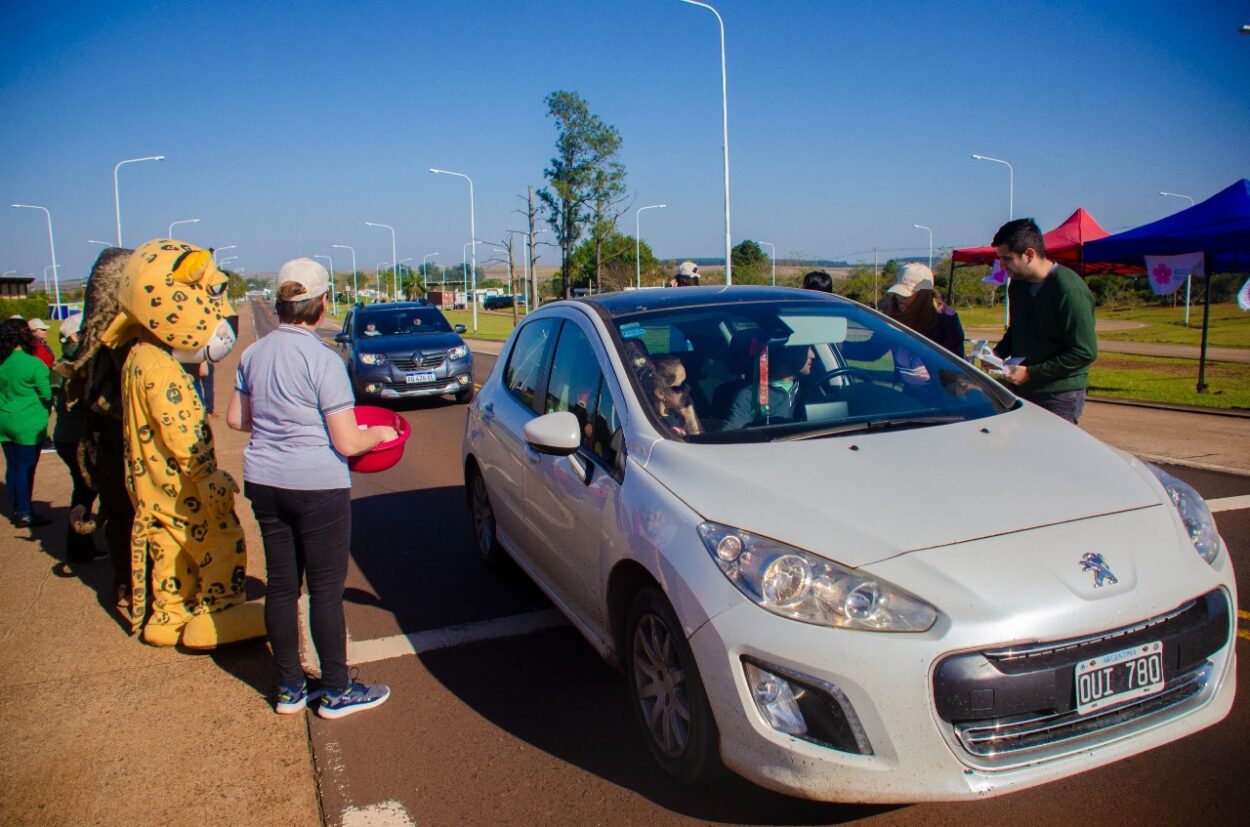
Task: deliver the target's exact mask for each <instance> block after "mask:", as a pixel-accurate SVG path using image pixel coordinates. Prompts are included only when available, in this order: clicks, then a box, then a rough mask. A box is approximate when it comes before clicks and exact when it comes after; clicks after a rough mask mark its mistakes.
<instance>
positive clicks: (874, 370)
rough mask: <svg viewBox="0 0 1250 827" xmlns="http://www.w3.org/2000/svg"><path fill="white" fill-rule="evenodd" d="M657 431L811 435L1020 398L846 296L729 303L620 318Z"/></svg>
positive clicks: (1006, 405) (897, 423) (992, 410)
mask: <svg viewBox="0 0 1250 827" xmlns="http://www.w3.org/2000/svg"><path fill="white" fill-rule="evenodd" d="M616 327H617V332H618V333H619V345H618V346H619V347H620V349H621V351H622V354H621V355H622V361H623V362H624V363H625V364H626V365H628V366H630V368H631V369H632V370H633V372H634V377H633V378H634V379H635V382H636V389H637V391H638V392H639V394H640V397H641V398H642V399H644V400H645V401H646V402H647V403H648V407H649V408H650V410H651V412H652V413H653V414H654V416H655V418H656V420H658V423H659V424H660V425H661V426H662V430H663V431H664V432H665V433H666V434H667V435H669V436H672V437H676V438H681V439H685V440H687V441H690V442H758V441H765V440H773V439H815V438H821V437H831V436H838V435H842V434H849V433H857V432H862V431H868V430H886V429H902V428H917V427H925V426H930V425H939V424H945V423H949V422H959V421H964V420H970V419H980V418H983V417H988V416H993V415H995V414H998V413H1002V412H1003V411H1006V410H1008V409H1010V408H1011V407H1013V406H1015V405H1017V404H1019V403H1018V402H1017V400H1015V398H1014V397H1012V396H1011V394H1009V393H1007V392H1006V391H1005V390H1004V389H1003V388H1001V387H1000V386H999V385H998V384H997V383H995V382H993V381H992V380H988V379H986V378H985V377H983V376H981V375H980V374H978V373H977V372H975V371H973V370H972V369H971V368H970V367H969V366H968V365H967V364H966V363H964V361H963V360H961V359H959V358H957V357H956V356H955V355H954V354H952V353H949V352H948V351H946V350H945V349H943V348H941V347H939V346H937V345H934V344H932V343H930V342H929V341H928V340H925V339H922V338H920V337H918V336H916V335H915V334H913V333H911V332H910V331H908V330H907V329H905V328H903V327H900V326H898V325H896V324H895V323H893V322H891V321H889V320H887V319H886V318H884V317H883V316H880V315H879V314H877V313H874V312H872V311H870V310H868V309H867V308H864V307H862V306H860V305H856V304H853V303H850V302H836V303H835V302H783V301H773V302H756V303H726V304H719V305H709V306H704V307H693V308H692V307H684V308H676V309H671V310H662V311H654V312H649V313H635V314H630V315H628V316H623V317H618V318H617V319H616Z"/></svg>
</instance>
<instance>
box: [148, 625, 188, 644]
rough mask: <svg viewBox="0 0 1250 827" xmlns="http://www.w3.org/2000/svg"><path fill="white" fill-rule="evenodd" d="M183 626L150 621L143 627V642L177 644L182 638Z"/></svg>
mask: <svg viewBox="0 0 1250 827" xmlns="http://www.w3.org/2000/svg"><path fill="white" fill-rule="evenodd" d="M183 628H184V627H182V626H163V625H160V624H157V623H149V624H148V625H146V626H144V627H143V642H144V643H146V644H148V645H149V646H177V645H178V643H179V640H180V639H181V638H182V630H183Z"/></svg>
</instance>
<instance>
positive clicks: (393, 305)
mask: <svg viewBox="0 0 1250 827" xmlns="http://www.w3.org/2000/svg"><path fill="white" fill-rule="evenodd" d="M422 308H425V309H427V310H437V309H438V308H437V307H435V306H434V305H432V304H426V303H425V302H379V303H377V304H362V305H359V306H358V307H357V308H356V312H357V313H363V314H369V313H381V312H382V311H384V310H420V309H422Z"/></svg>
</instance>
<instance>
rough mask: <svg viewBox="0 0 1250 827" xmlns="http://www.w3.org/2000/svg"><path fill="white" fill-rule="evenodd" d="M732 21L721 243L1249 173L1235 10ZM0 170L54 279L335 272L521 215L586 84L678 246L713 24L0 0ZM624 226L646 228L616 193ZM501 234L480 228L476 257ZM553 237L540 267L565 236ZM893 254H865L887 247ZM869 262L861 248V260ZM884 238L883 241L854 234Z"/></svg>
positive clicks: (640, 14)
mask: <svg viewBox="0 0 1250 827" xmlns="http://www.w3.org/2000/svg"><path fill="white" fill-rule="evenodd" d="M714 5H717V7H718V9H719V10H720V12H721V14H722V16H723V17H724V19H725V25H726V41H727V51H728V80H729V132H730V138H729V140H730V164H731V183H732V205H733V237H734V242H735V243H737V242H738V241H740V240H742V239H745V238H752V239H756V240H764V241H771V242H773V243H775V244H776V245H777V253H778V256H781V257H784V256H789V255H792V254H802V255H805V256H808V257H816V256H821V257H826V258H834V257H843V256H846V255H847V254H851V253H856V252H859V251H863V250H869V249H871V248H872V247H873V246H876V247H879V248H881V249H883V250H906V251H907V252H904V253H899V254H904V255H905V254H912V255H915V254H920V253H922V252H923V251H924V249H925V248H926V246H927V236H926V235H925V233H923V232H922V231H919V230H915V229H913V227H912V225H913V224H915V223H919V224H927V225H930V226H932V227H933V228H934V232H935V242H936V244H937V245H938V246H939V247H942V246H952V245H955V246H966V245H972V244H981V243H986V242H987V241H988V240H989V238H990V236H991V235H992V234H993V232H994V230H995V229H996V228H997V227H998V225H999V224H1001V223H1002V222H1003V221H1004V220H1005V219H1006V213H1007V196H1008V180H1007V178H1008V176H1007V170H1006V168H1005V167H1002V166H999V165H997V164H991V163H986V162H977V161H973V160H971V159H970V157H969V156H970V155H971V154H972V153H974V152H978V153H981V154H985V155H991V156H995V157H999V158H1005V159H1007V160H1009V161H1011V162H1012V163H1013V164H1014V166H1015V170H1016V176H1015V214H1016V216H1017V217H1019V216H1025V215H1028V216H1034V217H1036V218H1037V219H1038V221H1039V223H1041V224H1042V225H1043V229H1048V228H1049V227H1051V226H1053V225H1055V224H1056V223H1058V222H1059V221H1061V220H1062V219H1063V218H1065V217H1066V216H1067V215H1068V214H1069V213H1071V212H1072V210H1074V209H1075V208H1076V207H1078V206H1083V207H1085V208H1086V209H1088V210H1090V211H1091V212H1092V213H1093V214H1094V216H1095V217H1096V218H1097V219H1098V220H1099V221H1100V222H1101V223H1102V224H1103V226H1105V227H1106V228H1108V229H1110V230H1115V229H1120V228H1127V227H1131V226H1136V225H1138V224H1141V223H1144V222H1147V221H1152V220H1155V219H1157V218H1160V217H1162V216H1163V215H1166V214H1168V213H1169V212H1172V211H1174V210H1176V209H1177V208H1179V207H1183V206H1184V204H1183V202H1181V201H1178V200H1176V199H1166V198H1161V197H1160V196H1159V195H1158V192H1159V191H1160V190H1170V191H1174V192H1182V193H1187V194H1190V195H1192V196H1194V197H1196V198H1198V199H1199V200H1201V199H1202V198H1205V197H1207V196H1209V195H1211V194H1213V193H1215V192H1216V191H1218V190H1219V189H1222V188H1223V187H1225V186H1227V185H1228V184H1230V183H1232V182H1233V181H1235V180H1237V179H1239V178H1242V177H1247V176H1250V96H1248V95H1247V94H1246V90H1247V82H1248V81H1250V36H1247V35H1241V34H1238V31H1237V30H1238V28H1239V27H1240V26H1241V25H1242V24H1243V23H1250V7H1247V5H1246V4H1245V3H1235V2H1203V3H1172V2H1153V3H1152V2H1146V3H1121V2H1103V3H1092V2H1091V3H1074V2H1049V3H1043V2H1028V1H1027V0H1015V1H1014V2H978V3H972V2H890V1H889V0H887V2H841V0H827V1H825V2H821V0H810V1H808V0H794V1H793V2H780V1H778V2H763V1H762V0H754V2H748V0H719V2H714ZM0 14H2V17H0V21H2V22H3V25H0V66H2V71H0V112H2V113H3V119H2V120H0V154H2V157H3V163H2V164H0V194H2V195H3V199H4V203H6V204H7V203H12V202H21V203H30V204H40V205H43V206H46V207H48V208H49V209H51V211H52V217H53V222H54V230H55V234H56V243H57V255H58V260H59V262H60V264H61V276H62V278H75V277H79V276H82V275H84V274H85V273H86V271H87V269H88V268H89V266H90V263H91V262H92V261H93V260H94V258H95V256H96V255H97V253H98V252H99V250H100V249H101V248H100V247H99V246H97V245H93V244H89V243H88V239H100V240H106V241H107V240H112V239H113V238H114V236H115V219H114V211H113V165H114V164H115V163H116V162H117V161H120V160H122V159H125V158H134V157H138V156H143V155H155V154H163V155H165V156H166V157H167V160H165V161H163V162H160V163H143V164H134V165H130V166H125V167H123V168H122V170H121V173H120V175H121V201H122V221H123V231H124V240H125V241H126V243H127V245H128V246H133V245H135V244H137V243H140V242H142V241H144V240H147V239H149V238H154V237H158V236H163V235H164V234H165V233H166V230H167V225H168V224H169V223H170V222H171V221H175V220H180V219H186V218H200V219H201V223H199V224H197V225H190V226H182V227H179V228H177V231H176V232H175V235H178V236H180V237H183V238H185V239H186V240H188V241H191V242H194V243H198V244H203V245H206V246H224V245H229V244H234V245H237V249H236V250H232V251H230V254H237V255H238V256H239V259H238V260H237V261H236V262H234V265H235V266H240V265H241V266H244V267H246V268H247V270H248V272H249V273H260V272H267V271H268V272H271V271H273V270H275V269H276V268H277V266H278V265H279V264H280V263H281V262H282V261H284V260H285V259H287V258H289V257H292V256H294V255H297V254H304V255H312V254H327V253H333V254H335V265H336V268H337V269H341V270H346V269H348V268H349V266H350V261H349V258H348V255H347V253H346V251H343V250H333V249H331V246H330V245H331V244H348V245H353V246H355V247H356V250H357V254H358V256H357V263H358V266H359V267H360V268H361V269H369V270H372V269H373V268H374V267H375V266H376V265H377V264H378V263H379V262H383V261H389V259H390V255H391V245H390V235H389V233H387V232H386V231H385V230H380V229H373V228H369V227H366V226H364V222H366V221H374V222H381V223H387V224H392V225H394V226H395V228H396V233H397V236H398V249H399V258H401V259H402V258H406V257H409V256H412V257H414V258H415V259H416V261H417V262H418V263H419V262H420V259H421V257H422V256H423V255H425V254H426V253H431V252H436V251H437V252H440V253H441V255H440V256H439V257H438V258H437V259H436V260H437V261H439V262H441V263H444V264H452V263H455V262H458V261H459V260H460V255H461V248H462V244H463V243H464V242H466V241H468V237H469V231H468V193H467V186H466V185H465V183H464V181H462V180H459V179H455V178H451V177H447V176H434V175H430V174H429V173H428V172H427V169H428V168H429V167H432V166H434V167H442V168H445V169H452V170H457V171H461V172H465V173H467V174H469V175H471V176H472V177H473V179H474V184H475V188H476V208H477V209H476V213H477V231H478V232H477V234H478V237H479V238H482V239H486V240H497V239H500V238H502V237H503V235H504V233H505V231H506V230H507V229H510V228H514V229H519V228H521V227H522V221H521V216H520V215H519V214H517V213H515V212H514V210H516V209H518V208H519V207H521V206H522V201H521V199H520V198H519V197H518V196H520V195H522V194H524V192H525V189H526V186H527V185H531V184H532V185H533V186H534V187H535V189H537V188H539V187H541V186H542V185H543V183H544V182H543V168H544V167H545V166H546V164H547V162H548V161H549V159H550V157H551V155H552V153H553V149H554V139H555V129H554V125H553V123H552V122H551V120H550V119H549V118H548V117H547V116H546V110H545V107H544V105H543V98H544V96H545V95H547V94H548V93H549V92H551V91H553V90H556V89H568V90H572V91H576V92H578V93H579V94H581V95H582V96H583V97H585V98H586V99H587V101H588V102H589V104H590V106H591V109H592V111H594V112H595V113H596V114H598V115H599V116H600V117H602V118H603V119H604V120H605V121H606V122H608V123H610V124H612V125H614V126H616V127H617V128H618V129H619V130H620V132H621V134H622V137H623V139H624V144H623V152H622V160H623V161H624V162H625V164H626V167H627V170H628V185H629V187H630V190H631V192H632V193H633V194H634V195H635V196H636V202H635V203H636V205H637V206H641V205H645V204H654V203H659V202H663V203H667V204H668V207H667V208H666V209H664V210H652V211H649V212H646V213H644V214H643V219H642V220H643V233H642V235H643V238H644V239H646V240H647V241H648V242H650V243H651V244H652V245H653V247H654V248H655V250H656V253H657V254H658V255H660V256H661V257H664V258H671V257H677V256H709V257H710V256H717V255H721V254H722V252H723V243H724V242H723V233H724V230H723V201H722V198H723V195H722V192H723V189H722V186H723V185H722V177H721V175H722V168H721V113H720V65H719V44H718V37H717V29H716V21H715V18H714V17H713V16H712V15H711V14H709V13H708V12H707V11H705V10H703V9H699V8H696V7H693V6H688V5H685V4H683V3H681V2H678V0H633V1H632V2H606V0H584V1H583V2H577V1H576V0H543V1H542V2H529V1H528V0H524V1H521V2H503V0H459V1H457V0H411V1H410V2H394V3H392V2H379V3H341V2H338V3H330V2H324V3H323V2H301V3H293V2H251V3H233V2H212V0H201V2H171V3H159V2H149V3H134V2H116V3H98V4H94V3H81V2H76V3H53V2H48V3H38V4H35V3H30V4H16V3H8V4H5V7H4V11H3V12H2V13H0ZM621 229H622V230H623V231H625V232H628V233H631V234H632V233H633V231H634V216H633V213H632V212H631V213H629V214H628V215H627V216H626V218H625V219H624V220H623V221H622V224H621ZM489 255H490V254H489V253H488V252H486V251H482V252H481V253H480V254H479V258H486V257H487V256H489ZM542 255H543V261H545V262H546V263H548V264H553V263H556V261H558V255H557V253H556V252H555V250H554V249H551V248H547V249H545V250H544V251H543V253H542ZM887 255H889V254H888V253H884V254H883V256H882V257H883V258H884V257H886V256H887ZM857 258H860V259H863V258H865V256H862V255H861V256H857ZM868 258H870V254H869V256H868ZM48 263H49V257H48V244H47V232H46V225H45V223H44V220H43V215H42V214H41V213H38V212H35V211H31V210H14V209H8V208H7V207H6V208H4V211H3V213H2V214H0V269H3V270H18V271H19V272H21V273H32V272H33V273H35V274H36V275H37V276H41V275H42V270H43V267H44V266H45V265H47V264H48Z"/></svg>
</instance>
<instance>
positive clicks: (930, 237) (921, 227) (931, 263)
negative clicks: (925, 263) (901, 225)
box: [912, 224, 933, 271]
mask: <svg viewBox="0 0 1250 827" xmlns="http://www.w3.org/2000/svg"><path fill="white" fill-rule="evenodd" d="M912 226H913V227H915V228H916V229H917V230H928V232H929V270H930V271H932V270H933V228H932V227H926V226H925V225H923V224H912Z"/></svg>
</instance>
